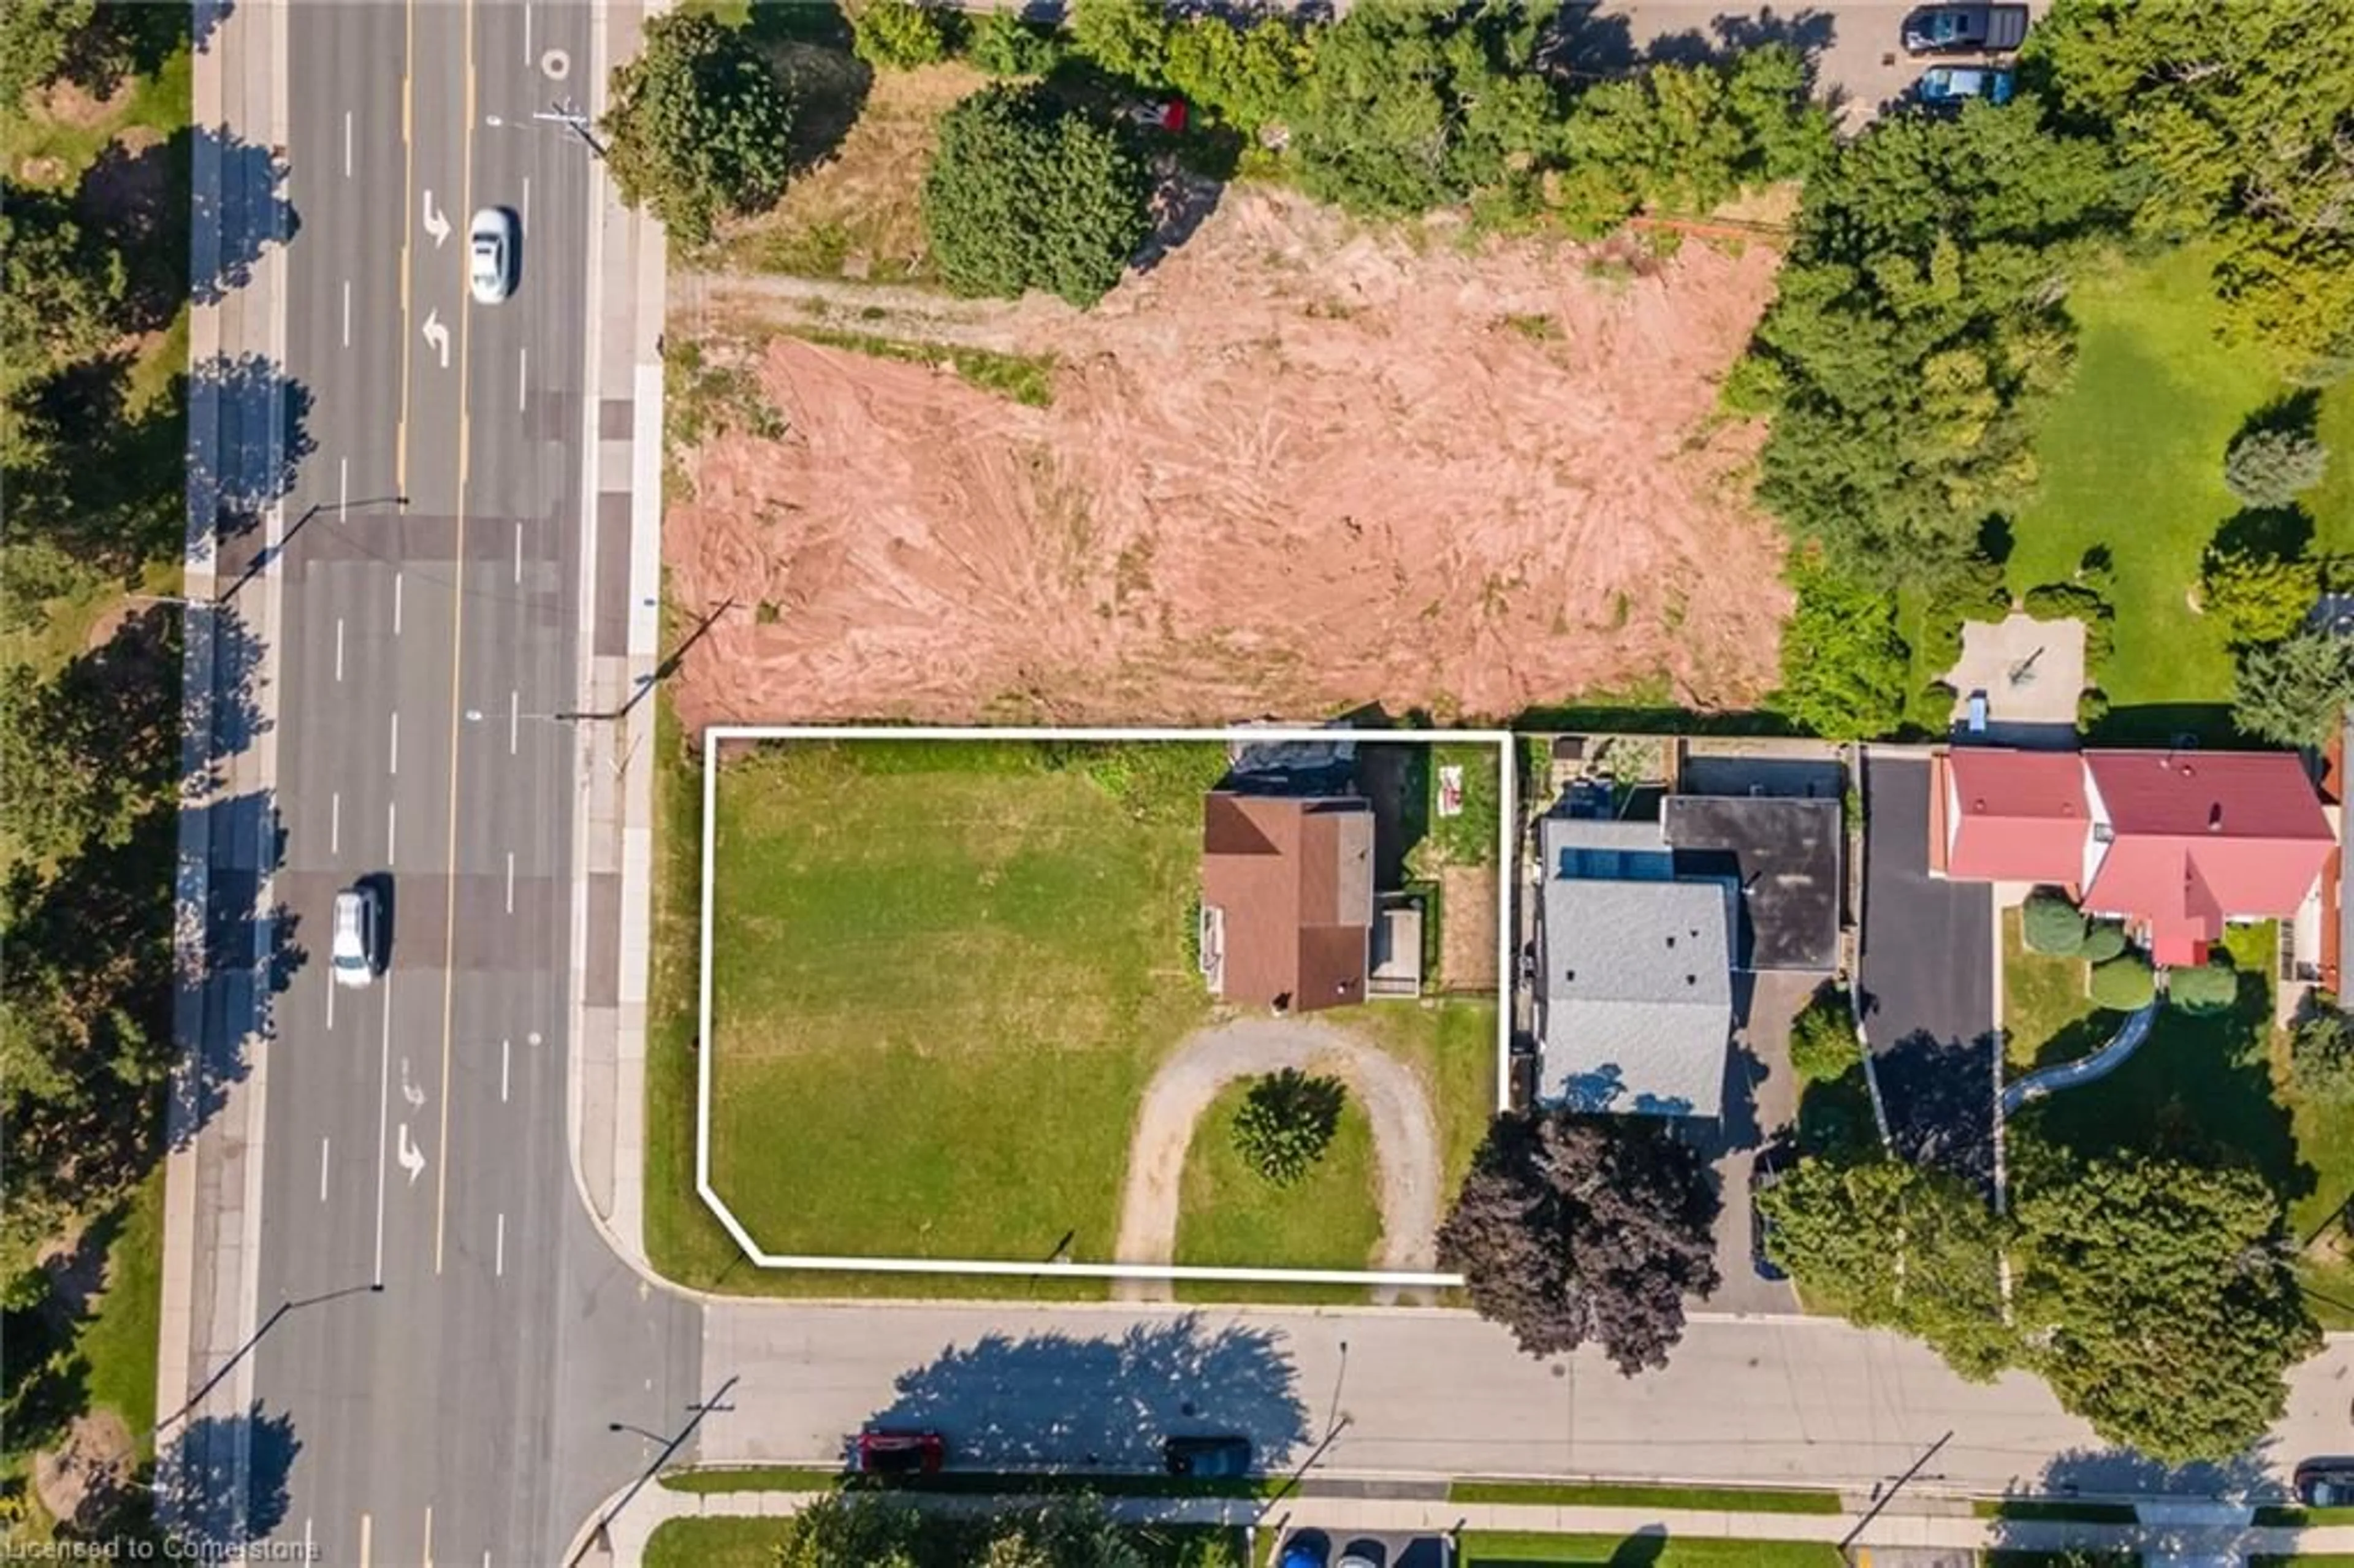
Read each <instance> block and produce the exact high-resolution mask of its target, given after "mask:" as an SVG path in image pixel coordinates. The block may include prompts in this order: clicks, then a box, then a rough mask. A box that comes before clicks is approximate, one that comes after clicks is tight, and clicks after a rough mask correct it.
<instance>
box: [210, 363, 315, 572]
mask: <svg viewBox="0 0 2354 1568" xmlns="http://www.w3.org/2000/svg"><path fill="white" fill-rule="evenodd" d="M311 406H312V397H311V389H310V388H309V387H306V386H304V385H303V384H302V382H300V381H296V380H294V379H292V377H291V376H287V374H286V373H285V371H284V369H283V368H282V367H281V366H278V365H277V364H275V363H274V362H272V361H271V360H270V359H269V358H268V357H267V356H265V355H259V354H246V355H214V356H213V357H212V358H210V359H207V360H206V361H205V362H204V363H203V364H201V365H199V366H196V375H195V376H194V378H193V379H192V380H191V382H190V385H189V387H188V397H187V409H188V424H189V429H191V430H192V431H195V432H196V433H197V435H198V436H199V438H200V439H198V440H192V441H191V442H190V443H189V451H188V458H187V471H188V493H189V495H190V496H191V497H193V498H195V504H196V505H198V506H200V507H201V506H202V505H203V504H205V503H206V501H207V499H209V502H210V503H211V506H212V514H213V518H214V527H213V537H212V541H211V543H212V548H213V551H214V554H215V556H216V557H218V556H221V555H222V554H223V553H224V552H225V551H226V550H227V548H228V546H229V545H230V544H231V543H232V542H234V541H237V540H239V539H242V538H244V537H245V536H246V535H249V534H251V533H252V532H253V531H254V530H255V529H256V528H258V527H259V526H260V523H261V519H262V516H263V514H265V513H267V512H268V511H269V509H270V506H271V505H272V504H274V503H277V502H279V501H281V500H283V499H284V498H285V497H286V496H287V495H288V494H290V493H292V491H293V488H294V480H295V476H296V474H297V473H298V472H299V471H301V468H302V461H303V460H304V459H306V458H308V457H309V456H310V455H311V454H312V452H313V450H315V449H316V447H317V444H318V443H317V442H316V441H315V440H313V438H312V436H311V432H310V418H311ZM207 433H209V434H210V436H211V438H212V439H210V440H204V439H201V438H202V437H204V436H205V435H207ZM214 564H215V569H216V570H217V571H218V570H223V569H226V568H228V567H231V566H234V567H236V568H237V569H243V568H244V567H246V566H248V565H249V563H247V562H236V563H228V562H224V561H221V560H219V559H218V558H216V560H215V563H214Z"/></svg>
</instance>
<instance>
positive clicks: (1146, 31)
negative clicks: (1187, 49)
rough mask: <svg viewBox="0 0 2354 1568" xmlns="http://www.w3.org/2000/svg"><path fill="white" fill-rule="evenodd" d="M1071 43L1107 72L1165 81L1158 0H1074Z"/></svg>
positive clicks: (1165, 22) (1166, 24)
mask: <svg viewBox="0 0 2354 1568" xmlns="http://www.w3.org/2000/svg"><path fill="white" fill-rule="evenodd" d="M1070 25H1071V42H1072V44H1073V45H1074V46H1076V48H1077V49H1078V51H1079V53H1081V54H1083V55H1085V56H1086V57H1087V58H1089V59H1091V60H1093V61H1094V62H1095V63H1096V64H1097V66H1100V67H1101V68H1102V69H1105V70H1106V71H1108V72H1109V73H1110V74H1112V75H1113V76H1117V77H1125V78H1127V79H1129V80H1130V81H1132V82H1135V83H1136V84H1137V85H1138V86H1140V87H1148V88H1151V87H1166V86H1168V85H1169V77H1168V72H1167V70H1166V69H1165V67H1166V63H1167V58H1168V53H1169V31H1170V21H1169V13H1168V10H1167V8H1166V7H1165V6H1163V5H1162V4H1161V0H1074V4H1073V5H1072V6H1071V9H1070Z"/></svg>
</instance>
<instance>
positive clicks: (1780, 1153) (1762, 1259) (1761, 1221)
mask: <svg viewBox="0 0 2354 1568" xmlns="http://www.w3.org/2000/svg"><path fill="white" fill-rule="evenodd" d="M1790 1160H1791V1154H1790V1146H1789V1145H1788V1144H1787V1143H1769V1144H1767V1145H1766V1146H1765V1148H1763V1149H1761V1150H1758V1151H1757V1158H1756V1159H1755V1160H1752V1161H1750V1165H1749V1262H1750V1266H1752V1267H1754V1268H1755V1269H1756V1270H1757V1277H1758V1278H1760V1279H1787V1278H1789V1276H1788V1275H1787V1274H1785V1273H1784V1272H1783V1271H1782V1266H1781V1265H1779V1264H1777V1263H1776V1262H1775V1261H1774V1260H1773V1258H1772V1257H1771V1256H1769V1255H1767V1254H1766V1251H1765V1243H1766V1240H1767V1239H1768V1238H1769V1237H1770V1236H1772V1234H1774V1224H1773V1222H1772V1221H1771V1220H1768V1219H1767V1218H1766V1217H1765V1205H1764V1204H1763V1203H1760V1202H1758V1201H1757V1200H1758V1199H1759V1198H1761V1197H1763V1196H1765V1194H1766V1193H1768V1192H1772V1191H1773V1190H1774V1183H1776V1181H1780V1180H1781V1179H1782V1173H1783V1172H1784V1171H1787V1170H1788V1169H1789V1168H1790Z"/></svg>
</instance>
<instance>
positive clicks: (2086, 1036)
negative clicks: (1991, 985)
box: [2002, 909, 2124, 1073]
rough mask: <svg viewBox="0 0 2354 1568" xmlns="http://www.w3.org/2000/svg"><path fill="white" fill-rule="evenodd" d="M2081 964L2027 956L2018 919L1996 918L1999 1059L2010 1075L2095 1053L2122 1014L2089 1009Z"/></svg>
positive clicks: (2011, 913)
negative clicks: (1998, 923)
mask: <svg viewBox="0 0 2354 1568" xmlns="http://www.w3.org/2000/svg"><path fill="white" fill-rule="evenodd" d="M2086 970H2087V966H2086V964H2085V962H2084V959H2055V958H2052V957H2049V956H2048V955H2046V954H2042V953H2038V952H2033V951H2031V950H2030V949H2029V948H2028V947H2027V945H2026V943H2025V942H2023V941H2021V940H2020V913H2019V911H2018V910H2016V909H2006V910H2004V911H2003V912H2002V1028H2003V1054H2004V1057H2005V1059H2006V1060H2007V1062H2008V1064H2009V1068H2010V1070H2011V1071H2012V1072H2014V1073H2018V1072H2022V1071H2026V1070H2028V1069H2031V1068H2035V1067H2047V1066H2051V1065H2053V1064H2055V1063H2060V1062H2072V1061H2074V1060H2075V1059H2076V1058H2077V1057H2080V1056H2084V1055H2087V1054H2091V1053H2092V1052H2094V1051H2097V1050H2099V1049H2100V1048H2101V1046H2102V1045H2103V1044H2105V1042H2107V1040H2108V1039H2109V1037H2110V1036H2111V1035H2113V1034H2114V1033H2115V1032H2116V1028H2117V1026H2118V1024H2120V1023H2122V1022H2124V1014H2122V1013H2115V1012H2107V1011H2105V1010H2104V1009H2102V1008H2098V1007H2095V1006H2094V1005H2093V999H2092V998H2091V997H2089V996H2087V995H2085V994H2084V981H2085V974H2086Z"/></svg>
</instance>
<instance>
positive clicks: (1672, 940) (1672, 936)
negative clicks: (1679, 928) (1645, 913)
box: [1668, 931, 1676, 948]
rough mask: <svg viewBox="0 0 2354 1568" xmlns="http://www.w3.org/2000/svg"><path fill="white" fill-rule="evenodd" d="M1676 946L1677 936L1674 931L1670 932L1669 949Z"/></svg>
mask: <svg viewBox="0 0 2354 1568" xmlns="http://www.w3.org/2000/svg"><path fill="white" fill-rule="evenodd" d="M1675 945H1676V934H1675V933H1674V932H1673V931H1670V932H1669V933H1668V946H1669V947H1670V948H1672V947H1674V946H1675Z"/></svg>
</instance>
